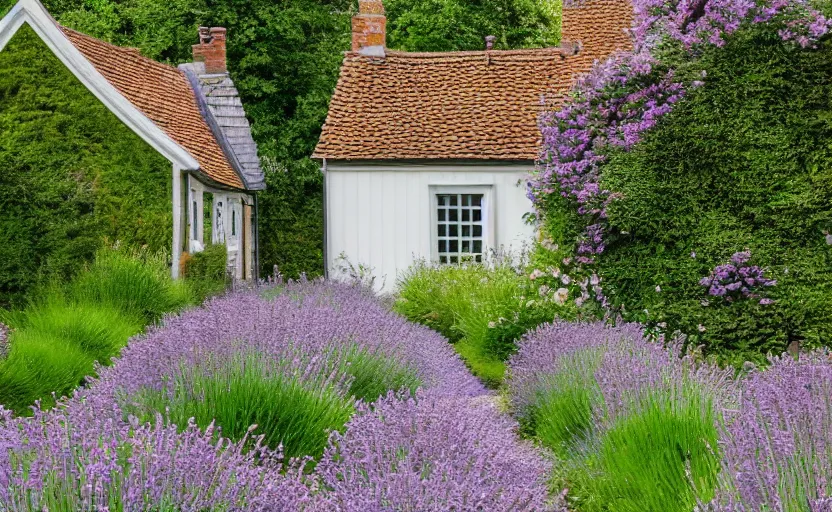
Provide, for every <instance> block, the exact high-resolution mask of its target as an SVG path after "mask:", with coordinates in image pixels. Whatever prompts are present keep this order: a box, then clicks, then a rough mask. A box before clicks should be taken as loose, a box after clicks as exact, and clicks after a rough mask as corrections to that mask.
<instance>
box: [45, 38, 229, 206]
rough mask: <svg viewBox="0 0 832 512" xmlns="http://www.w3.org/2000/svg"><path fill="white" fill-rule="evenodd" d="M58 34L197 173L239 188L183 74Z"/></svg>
mask: <svg viewBox="0 0 832 512" xmlns="http://www.w3.org/2000/svg"><path fill="white" fill-rule="evenodd" d="M61 29H62V30H63V32H64V34H66V36H67V37H68V38H69V40H70V41H71V42H72V44H73V45H74V46H75V47H76V48H78V50H79V51H80V52H81V53H83V54H84V56H85V57H86V58H87V60H89V61H90V62H91V63H92V65H93V66H95V68H96V70H98V72H99V73H101V74H102V75H103V76H104V78H106V79H107V81H109V82H110V83H111V84H112V85H113V86H114V87H115V88H116V89H118V91H119V92H120V93H121V94H122V96H124V97H125V98H127V100H129V101H130V103H132V104H133V105H134V106H135V107H136V108H137V109H139V110H140V111H141V112H142V113H143V114H144V115H145V116H147V117H148V118H149V119H150V120H151V121H153V122H154V123H155V124H156V125H157V126H159V128H161V129H162V130H164V131H165V133H167V134H168V136H170V138H171V139H173V140H174V141H176V143H177V144H179V145H180V146H182V147H183V148H184V149H185V150H186V151H187V152H188V153H190V154H191V155H192V156H193V157H194V158H195V159H196V161H197V162H199V165H200V169H201V170H202V172H204V173H205V174H206V175H207V176H208V177H209V178H211V179H213V180H214V181H217V182H219V183H221V184H223V185H227V186H230V187H234V188H239V189H243V188H244V186H243V182H242V181H241V180H240V177H239V175H237V173H236V172H235V171H234V169H233V168H232V167H231V164H230V163H229V162H228V159H227V158H226V156H225V154H224V153H223V150H222V148H221V147H220V145H219V143H218V142H217V140H216V138H215V137H214V135H213V133H212V132H211V129H210V128H209V127H208V124H207V123H206V121H205V119H204V118H203V117H202V115H201V114H200V112H199V107H198V106H197V103H196V98H195V97H194V91H193V89H191V86H190V84H189V83H188V79H187V78H186V77H185V75H184V73H183V72H182V71H180V70H178V69H176V68H174V67H171V66H168V65H165V64H162V63H159V62H156V61H154V60H151V59H148V58H146V57H143V56H142V55H141V54H140V53H139V52H138V51H137V50H136V49H133V48H122V47H119V46H114V45H112V44H109V43H106V42H104V41H100V40H98V39H95V38H92V37H90V36H87V35H85V34H82V33H80V32H76V31H74V30H71V29H69V28H66V27H61Z"/></svg>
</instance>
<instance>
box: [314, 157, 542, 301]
mask: <svg viewBox="0 0 832 512" xmlns="http://www.w3.org/2000/svg"><path fill="white" fill-rule="evenodd" d="M532 167H533V164H529V165H458V166H453V165H419V166H416V165H413V166H405V165H374V164H368V165H366V166H363V167H357V166H355V165H335V164H333V163H332V162H331V161H330V162H329V163H328V164H325V173H326V216H327V218H326V222H327V233H326V236H327V238H326V240H327V261H326V264H327V268H328V270H329V273H330V276H332V277H333V278H338V277H339V272H338V267H339V262H338V261H337V260H338V258H339V256H340V255H341V254H342V253H343V254H344V255H346V257H347V259H348V260H349V261H350V262H351V263H352V264H353V265H358V264H362V265H365V266H366V267H368V268H371V269H372V270H373V274H374V275H375V276H376V285H377V287H378V288H379V291H381V292H392V291H395V287H396V280H397V278H398V276H399V275H400V274H401V272H402V271H404V270H406V269H407V268H408V267H410V266H411V265H412V264H413V263H414V262H415V261H417V260H419V259H425V260H431V259H432V258H433V257H435V253H436V249H435V244H436V241H435V238H434V236H435V229H436V228H435V226H434V224H435V218H436V213H435V212H434V211H433V210H434V209H435V202H434V198H433V195H434V194H435V193H436V192H437V191H439V192H444V191H448V190H454V188H453V187H460V190H466V189H467V190H471V191H479V190H487V191H488V195H487V197H488V198H489V199H490V204H489V205H488V211H489V212H490V214H491V216H492V218H493V222H491V224H492V226H493V230H492V232H491V233H490V236H489V235H488V234H486V237H488V238H489V239H490V240H489V247H491V248H504V249H510V250H514V251H519V250H521V249H522V248H523V245H524V244H528V242H529V241H530V240H531V238H532V236H533V231H534V230H533V227H532V226H530V225H528V224H526V222H525V221H524V219H523V216H524V214H526V213H528V212H531V211H532V204H531V202H530V201H529V199H528V198H527V197H526V188H525V178H526V176H527V175H528V173H529V171H530V170H531V169H532ZM449 187H450V188H449Z"/></svg>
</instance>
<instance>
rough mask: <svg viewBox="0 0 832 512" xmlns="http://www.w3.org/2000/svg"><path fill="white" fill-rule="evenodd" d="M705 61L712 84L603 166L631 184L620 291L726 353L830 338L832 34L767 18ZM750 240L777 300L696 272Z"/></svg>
mask: <svg viewBox="0 0 832 512" xmlns="http://www.w3.org/2000/svg"><path fill="white" fill-rule="evenodd" d="M698 65H699V66H701V68H702V69H704V70H706V71H707V77H706V78H705V84H704V86H703V87H700V88H698V89H696V90H694V91H691V92H689V94H688V95H687V97H686V99H685V100H683V101H681V102H680V103H679V104H678V105H676V107H675V108H674V111H673V112H672V113H670V114H669V115H667V116H666V117H664V118H663V119H662V120H661V122H660V123H659V124H658V126H657V127H656V128H655V129H653V130H652V131H650V132H648V133H647V134H646V136H645V138H644V140H643V141H642V142H640V143H639V144H637V145H636V146H635V147H634V148H633V149H632V150H631V151H629V152H625V151H618V150H616V151H615V152H613V153H612V154H610V155H609V161H608V163H607V164H605V165H604V166H603V169H602V187H603V188H605V189H609V190H611V191H613V192H615V194H617V195H618V196H620V197H621V199H620V200H618V201H615V202H613V203H612V204H611V205H610V207H609V224H610V237H609V240H608V242H607V244H606V246H607V249H606V251H605V253H604V254H602V255H601V256H600V257H599V258H598V265H599V267H598V270H599V273H600V274H601V275H602V276H603V277H604V280H605V284H606V286H607V290H608V292H609V297H611V298H612V299H613V300H614V302H615V304H616V306H618V307H619V309H620V310H621V311H623V313H624V316H625V317H626V318H627V319H630V320H636V321H642V322H645V323H647V324H649V325H650V326H654V327H655V326H657V325H658V326H666V327H664V328H665V329H666V331H667V332H673V331H675V330H679V331H682V332H683V333H686V334H687V335H688V340H689V341H690V342H691V343H693V344H695V345H699V344H703V345H704V349H705V352H706V353H707V354H714V355H716V356H718V357H720V358H721V359H722V360H723V361H728V362H738V363H740V362H741V361H743V360H745V359H755V360H763V359H764V355H765V354H766V353H768V352H773V353H780V352H782V351H784V350H785V349H786V347H787V346H788V345H789V344H790V343H800V344H801V345H803V346H805V347H817V346H829V345H830V344H832V247H830V245H828V243H827V241H826V237H825V234H826V233H828V232H830V231H832V145H830V144H829V141H830V140H832V118H830V114H829V113H830V112H832V81H830V80H829V77H830V76H832V40H830V39H829V38H826V39H824V40H823V41H821V42H820V43H819V45H818V47H817V48H816V49H802V48H799V47H796V45H792V44H787V43H783V41H782V40H781V39H780V38H779V37H778V35H777V34H775V33H772V29H771V28H769V27H764V26H758V27H756V28H752V29H747V30H742V31H739V32H737V33H736V34H735V35H733V36H732V37H730V38H729V39H728V41H727V44H726V45H725V47H724V48H718V49H714V50H709V51H707V52H706V53H705V54H704V55H703V56H702V58H701V60H700V62H699V64H698ZM745 248H748V249H750V251H751V254H752V264H755V265H759V266H761V267H764V268H766V269H767V276H768V277H771V278H773V279H776V280H777V281H778V284H777V285H776V286H774V287H772V288H769V289H767V290H766V292H767V295H768V296H769V297H770V298H772V299H774V300H775V303H774V304H773V305H768V306H761V305H760V304H759V303H758V301H750V300H746V301H735V302H727V301H719V300H712V297H709V296H708V295H707V291H706V289H705V288H704V287H702V286H700V285H699V284H698V281H699V279H701V278H702V277H705V276H707V275H708V274H709V272H710V271H711V270H712V269H713V268H714V267H715V266H716V265H719V264H722V263H725V262H726V261H727V260H728V259H729V258H730V257H731V255H732V254H733V253H735V252H737V251H742V250H744V249H745ZM657 286H659V287H660V291H657V288H656V287H657ZM621 308H623V309H621Z"/></svg>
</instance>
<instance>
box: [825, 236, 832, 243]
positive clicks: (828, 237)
mask: <svg viewBox="0 0 832 512" xmlns="http://www.w3.org/2000/svg"><path fill="white" fill-rule="evenodd" d="M826 245H832V235H826Z"/></svg>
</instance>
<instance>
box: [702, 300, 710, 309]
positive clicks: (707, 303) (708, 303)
mask: <svg viewBox="0 0 832 512" xmlns="http://www.w3.org/2000/svg"><path fill="white" fill-rule="evenodd" d="M700 304H702V305H703V306H704V307H708V306H710V305H711V303H710V302H708V301H707V300H703V301H702V302H700Z"/></svg>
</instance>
